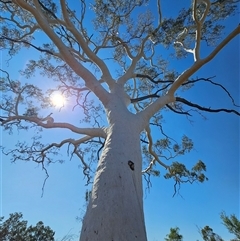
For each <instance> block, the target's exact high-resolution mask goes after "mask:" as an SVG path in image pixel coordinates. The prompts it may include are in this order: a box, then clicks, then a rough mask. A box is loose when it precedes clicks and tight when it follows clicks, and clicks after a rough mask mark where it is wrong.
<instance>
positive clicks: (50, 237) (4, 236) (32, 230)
mask: <svg viewBox="0 0 240 241" xmlns="http://www.w3.org/2000/svg"><path fill="white" fill-rule="evenodd" d="M22 218H23V215H22V214H21V213H13V214H10V216H9V218H8V219H6V220H5V221H4V217H1V218H0V240H1V241H54V234H55V232H54V231H53V230H52V229H51V228H50V227H49V226H44V224H43V222H42V221H39V222H38V223H37V224H36V225H35V226H32V225H30V226H27V221H25V220H22Z"/></svg>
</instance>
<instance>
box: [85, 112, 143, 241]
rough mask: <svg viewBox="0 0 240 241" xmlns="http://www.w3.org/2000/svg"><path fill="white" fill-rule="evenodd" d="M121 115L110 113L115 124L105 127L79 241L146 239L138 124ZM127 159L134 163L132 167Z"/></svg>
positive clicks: (141, 240)
mask: <svg viewBox="0 0 240 241" xmlns="http://www.w3.org/2000/svg"><path fill="white" fill-rule="evenodd" d="M114 112H115V111H114ZM122 114H123V115H122ZM122 114H121V113H120V112H115V114H112V113H110V117H109V118H110V119H111V118H113V119H115V117H116V118H117V119H118V121H116V120H117V119H115V121H114V122H115V124H114V125H112V126H111V127H110V128H109V132H108V137H107V139H106V143H105V147H104V150H103V152H102V155H101V158H100V160H99V163H98V168H97V172H96V176H95V179H94V184H93V190H92V195H91V198H90V201H89V204H88V208H87V211H86V215H85V217H84V220H83V226H82V231H81V236H80V241H133V240H138V241H146V240H147V238H146V230H145V223H144V214H143V195H142V175H141V171H142V157H141V149H140V140H139V126H138V125H137V124H136V123H137V122H136V121H132V120H134V119H135V118H136V116H134V115H132V114H130V113H129V112H127V113H126V109H125V111H123V112H122ZM120 116H121V118H120ZM124 117H125V118H124ZM134 122H135V123H134ZM129 161H131V162H132V163H134V170H132V169H131V167H130V166H129Z"/></svg>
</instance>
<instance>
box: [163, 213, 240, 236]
mask: <svg viewBox="0 0 240 241" xmlns="http://www.w3.org/2000/svg"><path fill="white" fill-rule="evenodd" d="M220 218H221V219H222V221H223V224H224V226H225V227H226V228H227V229H228V231H229V232H230V233H232V234H234V235H235V238H234V239H231V240H230V241H239V240H240V221H239V220H238V218H237V217H236V215H234V214H233V215H230V217H228V216H227V215H226V214H225V213H224V212H222V213H221V215H220ZM179 230H180V229H179V228H178V227H176V228H171V229H170V233H169V234H168V235H167V238H165V240H166V241H182V240H183V239H182V238H183V236H182V235H180V234H179ZM200 234H201V236H202V238H203V240H204V241H224V240H223V239H222V238H221V237H220V236H219V235H218V234H216V233H215V232H214V231H213V229H212V228H211V227H209V226H208V225H206V226H205V227H204V228H202V229H201V230H200Z"/></svg>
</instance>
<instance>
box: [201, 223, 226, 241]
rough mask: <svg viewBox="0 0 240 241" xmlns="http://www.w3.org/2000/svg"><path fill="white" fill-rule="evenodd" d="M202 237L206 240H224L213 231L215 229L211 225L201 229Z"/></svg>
mask: <svg viewBox="0 0 240 241" xmlns="http://www.w3.org/2000/svg"><path fill="white" fill-rule="evenodd" d="M201 234H202V238H203V240H204V241H223V239H222V238H221V237H220V236H219V235H218V234H216V233H214V232H213V229H212V228H210V227H209V226H205V227H204V228H203V229H202V230H201Z"/></svg>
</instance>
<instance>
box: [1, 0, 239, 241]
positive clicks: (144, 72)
mask: <svg viewBox="0 0 240 241" xmlns="http://www.w3.org/2000/svg"><path fill="white" fill-rule="evenodd" d="M238 2H239V1H236V0H225V1H222V0H211V1H210V0H193V1H191V4H189V5H186V4H183V7H182V8H178V7H177V6H178V5H176V11H173V13H172V15H171V16H169V15H168V13H167V12H166V11H163V8H162V5H163V3H162V2H161V1H160V0H156V1H148V0H133V1H126V0H121V1H120V0H116V1H111V0H110V1H103V0H95V1H85V0H80V1H78V2H73V1H67V0H59V1H54V0H30V1H24V0H13V1H7V0H0V10H1V12H2V13H3V14H2V15H1V17H0V20H1V28H0V48H1V50H3V51H4V53H5V54H6V58H5V61H6V62H5V65H11V64H12V61H13V60H14V59H15V58H17V56H18V54H19V53H21V51H23V49H27V50H31V51H32V50H34V51H35V52H34V53H36V55H35V54H34V55H33V56H31V59H29V61H28V62H27V63H26V64H25V66H24V68H22V69H21V70H20V76H21V77H20V78H17V77H12V73H11V71H9V69H7V67H6V68H1V69H0V71H1V72H2V77H1V79H0V83H1V91H2V93H3V94H2V99H1V102H0V109H1V116H0V118H1V119H0V121H1V126H2V128H3V130H4V131H7V132H8V133H9V134H11V133H14V132H16V131H19V132H21V133H26V132H25V131H28V132H31V133H32V138H31V140H29V141H26V140H19V141H17V142H16V143H15V147H12V148H11V149H6V148H4V146H3V147H2V151H3V153H4V154H6V155H8V156H11V158H12V161H13V162H16V161H19V160H22V161H32V162H35V163H37V164H39V165H41V167H42V168H43V170H44V171H45V173H46V179H47V178H48V176H49V174H48V171H47V165H48V164H51V163H54V162H56V161H59V162H63V161H64V160H62V159H61V155H60V154H61V152H60V150H64V151H66V153H67V154H68V155H69V158H70V159H71V158H72V157H73V156H74V157H77V158H78V159H79V160H80V163H81V166H82V169H83V173H84V175H85V176H86V180H87V183H88V184H89V183H91V182H93V190H92V192H91V197H90V201H89V205H88V207H89V209H88V210H87V214H86V216H85V220H87V221H85V224H83V230H84V232H85V230H87V231H86V236H87V235H90V234H88V232H92V233H91V235H90V236H88V237H91V238H90V239H91V240H92V241H93V240H94V239H92V237H93V236H94V235H95V236H97V235H100V236H99V237H102V239H104V238H106V236H104V234H103V232H104V231H102V230H104V229H101V228H100V226H98V225H101V224H102V223H101V221H100V220H96V219H94V217H96V216H97V217H99V218H100V216H101V215H99V214H100V213H101V212H103V210H108V207H112V209H111V208H110V210H108V211H109V212H105V213H106V217H105V218H106V219H105V221H104V222H105V223H107V224H108V225H113V222H112V220H111V218H109V217H110V216H111V215H112V216H113V214H114V215H115V218H116V220H117V218H119V220H121V218H122V216H121V215H124V214H126V213H128V211H129V213H131V215H129V216H131V218H129V220H128V221H129V226H130V224H134V225H135V226H134V227H132V229H133V231H132V232H131V235H132V236H131V237H130V236H129V237H128V238H129V239H133V238H136V237H137V233H139V235H140V236H141V237H142V240H145V238H144V237H145V235H146V234H145V231H144V230H145V229H144V217H143V211H142V209H143V201H142V194H143V192H142V175H144V177H145V179H146V180H147V183H148V184H149V185H150V179H149V178H150V176H151V175H155V176H159V175H160V170H162V171H163V173H164V175H163V176H164V177H165V179H173V180H174V183H175V185H174V195H175V194H176V193H177V191H178V187H180V185H181V184H182V183H194V182H200V183H202V182H204V181H205V180H207V177H206V175H205V171H206V165H205V163H204V162H203V161H202V160H198V161H197V162H196V164H193V165H191V166H190V165H189V164H188V165H187V164H185V163H181V162H179V161H178V160H177V157H180V156H182V155H185V154H187V153H188V152H190V151H191V150H192V149H193V147H194V144H193V143H194V141H193V140H192V139H191V137H188V136H187V135H185V134H183V135H182V137H181V138H175V137H172V136H170V135H169V134H168V133H166V132H165V130H164V128H163V123H164V115H165V114H168V113H171V114H175V116H177V115H181V116H186V117H187V118H190V119H191V118H193V116H194V114H195V113H197V114H199V115H200V116H202V115H203V112H210V113H219V112H223V113H231V114H234V115H237V116H240V112H239V106H238V104H237V102H236V101H235V100H234V98H233V97H232V95H231V93H230V92H229V91H228V90H227V88H226V87H225V86H224V85H223V84H221V83H218V81H216V80H215V79H214V77H209V76H207V77H206V76H203V77H198V76H197V72H198V71H199V70H200V69H201V68H202V67H204V66H205V65H206V64H208V63H209V62H210V61H211V60H213V59H214V58H215V57H216V56H217V54H218V53H219V52H220V51H221V50H222V49H223V48H224V47H226V46H227V45H228V44H229V42H230V41H232V40H233V39H234V38H235V37H237V36H238V35H239V33H240V26H239V24H238V23H236V26H235V28H234V29H232V30H230V31H229V32H228V33H227V34H223V30H224V28H225V19H226V18H227V17H230V16H233V15H234V14H236V13H237V8H238ZM179 6H181V4H179ZM171 10H175V9H173V7H171ZM169 56H170V57H171V60H170V62H171V61H172V62H175V63H180V62H181V63H183V64H182V68H181V69H178V68H177V67H176V68H175V69H174V68H172V67H171V65H170V64H169ZM13 63H14V62H13ZM189 63H190V64H189ZM14 70H16V68H15V69H14ZM14 72H15V71H14ZM34 75H38V76H39V75H40V76H41V77H42V80H41V81H39V83H34V82H33V83H31V79H34ZM29 82H30V83H29ZM201 83H205V84H207V88H210V87H215V88H216V89H217V90H220V91H222V94H223V95H225V96H227V97H228V100H229V102H228V103H227V105H226V106H227V107H225V106H224V107H222V106H218V107H209V106H211V104H210V102H211V99H209V104H208V105H207V106H204V105H202V104H201V103H196V102H194V100H191V99H188V97H187V95H184V93H186V92H188V91H190V90H191V91H192V90H195V91H196V93H197V88H198V86H199V85H200V84H201ZM56 92H58V93H60V94H61V95H62V96H63V97H64V99H65V100H64V101H63V102H62V103H63V105H66V106H62V107H61V108H59V109H60V110H61V109H62V108H68V109H71V110H72V111H73V112H72V113H74V114H71V115H70V114H69V116H68V118H67V119H66V120H64V121H58V119H57V118H56V117H57V114H56V109H55V110H54V105H55V104H54V103H56V102H54V101H53V95H54V93H56ZM65 103H68V104H65ZM73 115H74V117H76V118H75V119H74V120H73V119H71V118H70V117H72V116H73ZM56 129H57V130H59V133H60V130H61V133H62V132H63V131H65V130H66V131H69V132H68V137H62V136H61V135H60V134H59V135H55V136H57V138H55V137H54V138H50V137H49V135H48V134H46V133H49V132H47V130H52V131H54V130H56ZM156 131H157V132H158V134H159V135H157V136H154V135H153V133H154V132H156ZM52 133H54V132H52ZM69 133H72V134H71V136H70V137H69V135H70V134H69ZM45 135H46V136H45ZM51 137H52V136H51ZM56 139H57V140H56ZM113 158H114V160H115V159H116V160H115V161H114V163H115V164H114V165H113V164H112V159H113ZM129 170H130V171H131V172H129ZM108 178H109V179H111V180H112V181H111V182H106V180H108ZM126 183H128V189H127V188H126V187H125V185H126ZM44 184H45V182H44ZM113 185H114V188H115V189H114V191H112V192H110V191H109V192H108V190H109V189H113ZM129 193H131V194H132V195H129ZM106 197H107V198H106ZM105 199H107V200H108V203H105ZM116 200H117V201H116ZM111 202H112V204H110V203H111ZM116 202H118V203H117V204H116ZM97 204H98V205H97ZM115 204H116V206H114V205H115ZM95 207H97V208H95ZM116 207H118V210H117V208H116ZM119 207H121V208H122V209H124V210H125V212H124V213H123V212H121V208H119ZM114 208H116V209H114ZM119 210H120V211H119ZM107 213H108V215H109V216H108V217H107ZM106 220H107V221H106ZM134 220H139V222H141V225H139V223H136V222H135V221H134ZM87 223H93V226H94V227H95V229H93V228H92V229H91V227H90V228H89V229H91V230H90V231H89V229H88V227H89V226H88V225H87ZM104 227H106V229H105V231H106V230H108V228H107V227H108V226H104ZM114 227H115V229H114V228H113V229H112V230H115V231H116V230H117V227H116V226H114ZM100 229H101V231H100ZM96 230H97V231H96ZM106 232H107V231H106ZM109 232H110V231H109ZM112 232H113V231H112ZM101 235H103V236H101ZM106 235H109V236H107V237H108V238H109V239H110V238H112V239H113V237H112V235H113V234H112V233H109V234H106ZM116 235H117V234H116ZM119 235H120V234H119ZM99 237H98V238H99ZM106 239H107V238H106ZM81 240H86V237H84V238H82V239H81ZM140 241H141V240H140Z"/></svg>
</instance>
